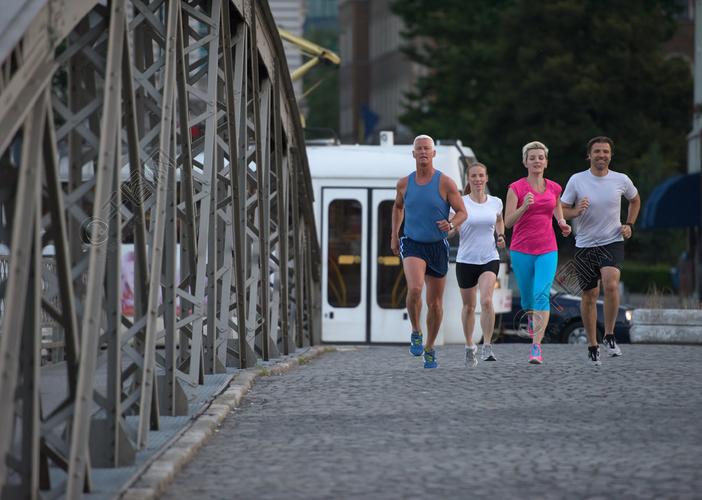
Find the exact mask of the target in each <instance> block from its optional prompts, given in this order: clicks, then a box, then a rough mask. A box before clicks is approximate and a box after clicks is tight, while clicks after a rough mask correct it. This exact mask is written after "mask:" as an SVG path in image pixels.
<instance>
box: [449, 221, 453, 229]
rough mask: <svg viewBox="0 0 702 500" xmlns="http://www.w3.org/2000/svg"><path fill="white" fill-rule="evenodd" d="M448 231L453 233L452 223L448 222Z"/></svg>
mask: <svg viewBox="0 0 702 500" xmlns="http://www.w3.org/2000/svg"><path fill="white" fill-rule="evenodd" d="M449 231H453V222H451V221H449Z"/></svg>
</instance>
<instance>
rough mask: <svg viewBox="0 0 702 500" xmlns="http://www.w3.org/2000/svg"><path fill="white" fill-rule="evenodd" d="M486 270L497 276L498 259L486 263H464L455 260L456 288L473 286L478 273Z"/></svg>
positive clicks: (478, 276)
mask: <svg viewBox="0 0 702 500" xmlns="http://www.w3.org/2000/svg"><path fill="white" fill-rule="evenodd" d="M488 271H490V272H491V273H494V274H495V276H497V273H498V272H499V271H500V261H499V260H491V261H490V262H488V263H487V264H465V263H463V262H456V279H457V280H458V288H473V287H474V286H475V285H477V284H478V278H480V275H481V274H483V273H484V272H488Z"/></svg>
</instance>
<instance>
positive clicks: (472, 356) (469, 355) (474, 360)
mask: <svg viewBox="0 0 702 500" xmlns="http://www.w3.org/2000/svg"><path fill="white" fill-rule="evenodd" d="M465 364H466V366H469V367H470V368H475V367H476V366H478V346H477V345H473V346H470V347H468V346H466V361H465Z"/></svg>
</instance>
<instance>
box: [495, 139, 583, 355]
mask: <svg viewBox="0 0 702 500" xmlns="http://www.w3.org/2000/svg"><path fill="white" fill-rule="evenodd" d="M522 162H523V163H524V167H525V168H526V169H527V172H528V175H527V176H526V177H523V178H521V179H519V180H518V181H515V182H513V183H512V184H510V185H509V189H508V190H507V203H506V204H505V226H506V227H507V228H508V229H509V228H511V227H513V226H514V229H513V230H512V243H511V245H510V257H511V259H512V269H513V270H514V275H515V276H516V278H517V284H518V285H519V291H520V293H521V302H522V309H524V310H525V311H526V312H527V315H528V320H529V333H530V335H532V345H531V352H530V355H529V363H534V364H541V363H543V356H542V353H541V340H542V339H543V337H544V332H545V331H546V325H547V324H548V318H549V314H550V309H551V305H550V295H551V283H552V282H553V278H554V276H555V275H556V266H557V265H558V247H557V246H556V235H555V233H554V232H553V225H552V223H551V217H555V219H556V220H557V221H558V227H559V228H560V230H561V233H562V234H563V236H568V235H569V234H570V226H569V225H568V224H567V223H566V221H565V219H564V218H563V208H562V207H561V200H560V198H561V191H562V189H561V186H559V185H558V184H557V183H555V182H553V181H550V180H548V179H546V178H544V171H545V170H546V168H547V167H548V148H547V147H546V146H545V145H544V144H543V143H541V142H538V141H534V142H530V143H528V144H525V145H524V147H523V148H522Z"/></svg>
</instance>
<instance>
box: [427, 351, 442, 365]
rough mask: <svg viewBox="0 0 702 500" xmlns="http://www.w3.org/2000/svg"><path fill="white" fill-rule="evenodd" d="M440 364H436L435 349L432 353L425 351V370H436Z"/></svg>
mask: <svg viewBox="0 0 702 500" xmlns="http://www.w3.org/2000/svg"><path fill="white" fill-rule="evenodd" d="M437 366H439V363H437V362H436V352H435V351H434V349H432V350H431V351H424V368H436V367H437Z"/></svg>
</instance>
